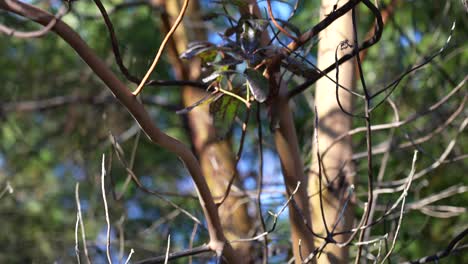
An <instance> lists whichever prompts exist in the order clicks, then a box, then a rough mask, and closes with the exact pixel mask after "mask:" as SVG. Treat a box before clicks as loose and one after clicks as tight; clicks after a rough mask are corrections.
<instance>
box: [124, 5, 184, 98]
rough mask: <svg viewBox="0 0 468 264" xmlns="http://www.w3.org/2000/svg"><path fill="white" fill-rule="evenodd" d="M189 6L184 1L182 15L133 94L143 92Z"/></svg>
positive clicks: (164, 40)
mask: <svg viewBox="0 0 468 264" xmlns="http://www.w3.org/2000/svg"><path fill="white" fill-rule="evenodd" d="M188 4H189V0H184V4H183V5H182V8H181V10H180V13H179V15H178V16H177V19H176V21H175V22H174V25H173V26H172V28H171V30H169V32H168V33H167V35H166V37H165V38H164V39H163V41H162V43H161V45H160V46H159V50H158V53H156V57H154V60H153V63H152V64H151V66H150V68H149V69H148V71H147V72H146V74H145V77H143V80H141V82H140V84H139V85H138V87H137V89H136V90H135V91H134V92H133V95H138V94H139V93H140V92H141V90H142V89H143V86H144V85H145V84H146V81H147V80H148V78H149V76H150V75H151V73H152V72H153V71H154V69H155V68H156V65H157V64H158V61H159V59H160V58H161V55H162V52H163V51H164V47H165V46H166V44H167V42H168V41H169V39H170V38H171V36H172V34H174V32H175V31H176V29H177V27H178V26H179V24H180V22H182V19H183V18H184V14H185V11H186V10H187V7H188Z"/></svg>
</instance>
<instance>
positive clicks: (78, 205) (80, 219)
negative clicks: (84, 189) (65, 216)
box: [75, 183, 91, 264]
mask: <svg viewBox="0 0 468 264" xmlns="http://www.w3.org/2000/svg"><path fill="white" fill-rule="evenodd" d="M75 202H76V210H77V216H76V217H77V222H79V224H80V229H81V239H82V240H83V251H84V254H85V257H86V260H87V262H88V264H90V263H91V259H90V258H89V254H88V246H87V245H86V230H85V228H84V223H83V217H82V214H81V203H80V184H79V183H76V186H75ZM75 232H78V229H77V227H75ZM77 235H78V234H77V233H75V236H77ZM75 239H77V238H75ZM76 250H78V241H76V242H75V251H76ZM77 254H79V252H77Z"/></svg>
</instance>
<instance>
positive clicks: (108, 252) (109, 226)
mask: <svg viewBox="0 0 468 264" xmlns="http://www.w3.org/2000/svg"><path fill="white" fill-rule="evenodd" d="M105 176H106V167H105V155H104V154H102V163H101V191H102V200H103V203H104V213H105V215H106V223H107V232H106V255H107V261H108V262H109V263H110V264H112V258H111V252H110V244H111V241H110V232H111V225H110V219H109V208H108V207H107V198H106V188H105Z"/></svg>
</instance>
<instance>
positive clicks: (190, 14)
mask: <svg viewBox="0 0 468 264" xmlns="http://www.w3.org/2000/svg"><path fill="white" fill-rule="evenodd" d="M165 2H166V3H165V8H166V11H167V13H168V14H169V17H170V18H175V17H176V16H177V15H178V13H179V11H180V8H181V4H180V1H174V0H170V1H165ZM199 10H200V7H199V3H198V1H194V0H192V1H190V5H189V7H188V10H187V12H186V15H185V17H184V23H183V25H181V26H179V28H178V29H177V31H176V32H175V34H174V38H173V41H172V45H170V46H171V47H170V49H169V50H168V51H169V55H170V60H171V64H172V65H173V66H174V71H175V74H176V77H177V78H178V79H184V80H197V79H199V77H200V73H201V71H200V63H199V62H198V61H196V60H195V61H193V62H191V63H190V66H189V68H184V67H183V65H184V64H183V63H181V60H180V59H179V54H180V53H181V52H182V51H184V50H185V49H186V48H187V44H188V43H189V42H190V41H194V40H205V36H206V32H205V31H204V30H203V29H202V28H201V26H202V23H203V22H202V21H201V19H200V14H199ZM173 20H174V19H172V21H173ZM163 24H164V22H163ZM197 24H199V26H198V27H197ZM170 25H172V22H171V23H170ZM170 25H165V26H166V29H165V31H166V32H167V31H168V29H169V27H170ZM205 95H206V93H205V92H204V91H202V90H200V89H199V88H194V87H188V86H187V87H184V88H183V90H182V101H183V104H184V106H190V105H193V104H194V103H195V102H197V101H199V100H200V99H201V98H203V97H204V96H205ZM188 124H189V129H190V131H191V137H192V142H193V145H194V148H195V151H196V153H197V155H198V158H199V160H200V164H201V167H202V170H203V174H204V175H205V178H206V181H207V183H208V186H209V187H210V190H211V194H212V195H213V197H215V200H220V198H221V197H222V196H223V195H224V193H225V191H226V187H227V184H228V182H229V180H230V179H231V177H232V176H233V174H234V173H237V172H236V168H235V158H234V155H233V152H232V149H231V147H230V145H229V144H228V142H227V141H226V140H223V141H219V140H217V138H216V134H215V129H214V127H213V123H212V118H211V115H210V113H209V107H208V106H207V105H202V106H198V107H196V108H195V109H193V110H192V111H190V112H189V113H188ZM234 184H235V185H236V187H240V188H242V186H240V181H235V182H234ZM235 193H236V191H235V190H231V196H229V197H228V198H227V199H226V200H225V201H224V203H223V204H222V205H221V206H220V207H219V216H220V220H221V224H222V226H223V230H224V232H225V236H226V238H227V240H228V241H229V240H233V239H238V238H241V237H247V236H248V232H249V231H250V230H251V228H252V225H251V223H252V221H251V219H250V216H249V215H248V212H247V204H246V203H245V202H242V200H243V199H242V197H240V196H233V194H235ZM232 246H233V248H234V249H235V250H236V251H237V253H238V254H239V255H240V256H241V259H243V260H245V261H246V263H249V262H250V257H249V256H250V255H251V252H250V244H249V243H235V244H233V245H232Z"/></svg>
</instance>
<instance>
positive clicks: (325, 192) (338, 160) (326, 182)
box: [308, 0, 355, 263]
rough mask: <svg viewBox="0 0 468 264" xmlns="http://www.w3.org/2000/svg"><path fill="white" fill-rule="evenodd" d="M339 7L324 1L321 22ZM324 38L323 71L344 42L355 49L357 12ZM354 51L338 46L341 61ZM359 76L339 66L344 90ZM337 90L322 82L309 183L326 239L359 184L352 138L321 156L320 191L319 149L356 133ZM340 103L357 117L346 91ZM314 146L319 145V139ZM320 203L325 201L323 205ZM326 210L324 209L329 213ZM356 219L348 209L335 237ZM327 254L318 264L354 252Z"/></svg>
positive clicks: (318, 227) (314, 215)
mask: <svg viewBox="0 0 468 264" xmlns="http://www.w3.org/2000/svg"><path fill="white" fill-rule="evenodd" d="M335 4H336V1H335V0H322V4H321V9H320V16H321V19H323V18H324V17H325V16H326V15H328V14H330V13H331V12H333V6H334V5H335ZM341 4H343V3H341ZM319 38H320V42H319V47H318V67H319V68H320V69H324V68H325V67H327V66H329V65H331V64H333V63H334V62H335V51H336V49H337V47H338V46H339V45H340V43H341V42H342V41H345V40H348V41H349V43H350V44H353V39H354V38H353V26H352V17H351V11H349V12H348V13H347V14H345V15H344V16H342V17H341V18H340V19H338V20H336V21H335V22H333V23H332V24H331V25H330V26H329V27H327V28H326V29H325V30H323V31H322V32H321V33H320V35H319ZM349 51H350V49H349V48H348V49H346V50H342V49H341V48H340V47H338V58H340V57H341V56H342V54H344V53H346V52H349ZM354 72H355V71H354V63H353V62H352V61H348V62H346V63H344V64H342V65H341V66H340V67H339V83H340V84H341V85H342V86H344V87H347V88H350V89H352V88H353V86H354V82H355V80H354ZM328 76H330V77H331V78H332V79H333V80H335V81H336V71H332V72H330V73H329V74H328ZM335 91H336V84H335V83H334V82H332V81H330V80H329V79H327V78H321V79H320V80H319V81H318V82H317V84H316V90H315V105H316V107H317V112H318V127H317V133H318V142H319V144H318V146H317V145H315V144H314V149H313V154H312V157H313V158H312V161H313V162H312V165H311V171H310V173H309V183H308V184H309V186H308V188H309V189H308V193H309V196H310V197H311V198H310V208H311V219H312V223H313V229H314V231H315V232H316V233H319V234H322V235H325V236H326V235H327V230H329V231H330V232H331V230H332V229H333V226H334V225H335V222H336V221H337V220H338V218H339V214H340V212H341V211H342V210H343V204H344V201H345V199H346V198H347V191H346V190H347V188H348V187H349V185H350V184H352V183H353V166H352V164H350V160H351V155H352V149H351V139H350V138H349V137H348V138H345V139H344V140H341V141H340V142H339V143H338V144H336V145H334V146H333V147H332V148H331V149H330V150H329V151H328V152H327V153H326V154H325V155H323V156H322V155H321V160H322V168H321V173H320V174H321V182H322V195H318V193H319V191H320V188H319V187H320V185H319V169H320V168H319V166H318V165H319V163H318V158H317V148H318V152H319V153H320V154H322V152H323V151H324V150H325V149H326V148H328V146H329V145H330V144H331V143H332V142H333V141H334V139H335V138H336V137H337V136H339V135H341V134H342V133H344V132H346V131H348V130H350V128H351V122H352V120H351V117H350V116H349V115H346V114H345V113H343V111H342V110H341V109H340V107H339V105H338V103H337V99H336V94H335ZM339 99H340V102H341V105H342V106H343V108H344V109H345V110H347V111H348V112H351V111H352V98H351V95H350V94H349V93H348V92H346V91H344V90H343V89H341V88H340V89H339ZM313 142H314V143H315V137H314V140H313ZM315 194H317V195H315ZM320 200H322V204H321V201H320ZM321 207H322V208H323V213H322V210H321ZM322 215H323V217H322ZM323 219H325V222H326V226H327V228H325V223H324V220H323ZM352 220H353V216H352V210H351V208H350V206H349V205H348V207H347V208H346V210H345V212H344V215H343V218H342V219H340V222H339V224H338V226H337V228H336V230H335V232H337V231H340V230H348V229H350V228H351V225H352ZM345 238H346V237H344V236H338V237H336V239H337V240H338V241H343V240H345ZM322 243H323V239H316V246H319V245H320V244H322ZM324 253H326V254H323V255H322V256H321V257H320V258H318V259H317V263H347V262H348V250H347V249H346V248H339V247H337V246H335V245H333V244H329V245H327V246H326V247H325V250H324Z"/></svg>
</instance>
